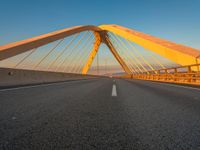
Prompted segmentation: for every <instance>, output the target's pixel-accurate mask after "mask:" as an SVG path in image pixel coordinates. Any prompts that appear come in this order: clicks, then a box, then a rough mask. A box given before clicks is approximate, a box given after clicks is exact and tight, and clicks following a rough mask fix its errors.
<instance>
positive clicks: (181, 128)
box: [0, 79, 200, 150]
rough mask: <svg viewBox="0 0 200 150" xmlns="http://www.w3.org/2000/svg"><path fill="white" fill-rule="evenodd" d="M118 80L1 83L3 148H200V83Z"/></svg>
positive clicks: (0, 109)
mask: <svg viewBox="0 0 200 150" xmlns="http://www.w3.org/2000/svg"><path fill="white" fill-rule="evenodd" d="M113 80H114V79H92V80H82V81H72V82H66V83H54V84H50V85H38V86H30V87H19V88H14V89H8V90H3V89H1V90H0V149H2V150H56V149H58V150H63V149H66V150H71V149H72V150H87V149H100V150H110V149H113V150H118V149H120V150H122V149H131V150H134V149H139V150H140V149H147V150H159V149H166V150H167V149H170V150H173V149H176V150H179V149H185V150H186V149H187V150H188V149H194V150H197V149H200V90H199V89H195V88H191V87H180V86H176V85H170V84H162V83H154V82H150V81H139V80H122V79H117V80H116V81H113ZM113 85H114V86H113Z"/></svg>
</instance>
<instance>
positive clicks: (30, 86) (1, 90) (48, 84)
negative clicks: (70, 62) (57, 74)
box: [0, 80, 86, 92]
mask: <svg viewBox="0 0 200 150" xmlns="http://www.w3.org/2000/svg"><path fill="white" fill-rule="evenodd" d="M81 81H86V80H73V81H63V82H62V81H61V82H54V83H44V84H39V85H27V86H20V87H15V88H8V89H0V92H4V91H12V90H20V89H29V88H36V87H45V86H51V85H62V84H65V83H70V82H81Z"/></svg>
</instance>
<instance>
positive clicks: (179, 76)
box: [120, 64, 200, 85]
mask: <svg viewBox="0 0 200 150" xmlns="http://www.w3.org/2000/svg"><path fill="white" fill-rule="evenodd" d="M120 78H134V79H141V80H151V81H160V82H171V83H181V84H193V85H200V64H193V65H188V66H181V67H175V68H167V69H160V70H154V71H150V72H144V73H142V74H132V75H125V76H121V77H120Z"/></svg>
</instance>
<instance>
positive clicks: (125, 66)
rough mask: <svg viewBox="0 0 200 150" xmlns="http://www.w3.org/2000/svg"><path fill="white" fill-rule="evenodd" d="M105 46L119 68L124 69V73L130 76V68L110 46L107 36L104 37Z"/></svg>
mask: <svg viewBox="0 0 200 150" xmlns="http://www.w3.org/2000/svg"><path fill="white" fill-rule="evenodd" d="M105 38H106V39H105V41H104V42H105V44H106V45H107V46H108V48H109V49H110V51H111V53H112V54H113V56H114V57H115V59H116V60H117V61H118V62H119V64H120V65H121V67H122V68H123V69H124V71H125V72H126V73H127V74H132V72H131V70H130V68H129V67H128V66H127V65H126V63H125V62H124V61H123V59H122V58H121V57H120V55H119V54H118V53H117V51H116V49H115V47H114V46H113V45H112V43H111V41H110V39H109V38H108V36H106V37H105Z"/></svg>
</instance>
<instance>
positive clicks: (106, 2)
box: [0, 0, 200, 49]
mask: <svg viewBox="0 0 200 150" xmlns="http://www.w3.org/2000/svg"><path fill="white" fill-rule="evenodd" d="M0 3H1V4H0V18H1V21H0V39H1V40H0V44H1V45H2V44H5V43H9V42H12V41H17V40H21V39H24V38H28V37H32V36H36V35H39V34H43V33H48V32H50V31H54V30H57V29H62V28H66V27H70V26H74V25H86V24H93V25H99V24H119V25H123V26H126V27H129V28H133V29H136V30H139V31H142V32H145V33H149V34H151V35H155V36H158V37H162V38H165V39H168V40H172V41H175V42H178V43H182V44H185V45H189V46H192V47H196V48H198V49H200V0H101V1H97V0H1V2H0Z"/></svg>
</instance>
